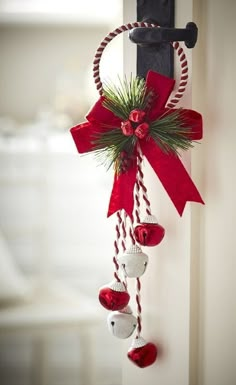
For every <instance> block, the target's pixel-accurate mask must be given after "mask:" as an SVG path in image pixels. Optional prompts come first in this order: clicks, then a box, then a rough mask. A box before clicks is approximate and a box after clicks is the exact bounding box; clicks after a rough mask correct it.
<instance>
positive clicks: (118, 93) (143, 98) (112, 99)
mask: <svg viewBox="0 0 236 385" xmlns="http://www.w3.org/2000/svg"><path fill="white" fill-rule="evenodd" d="M119 81H120V84H119V85H118V86H117V85H114V84H105V86H104V90H103V96H105V99H104V102H103V105H104V107H106V108H107V109H108V110H110V111H112V112H113V113H114V114H115V115H116V116H118V117H119V118H120V119H122V120H126V119H128V117H129V114H130V112H131V111H132V110H134V109H136V108H139V109H140V110H145V109H146V108H147V107H148V105H149V104H150V99H151V98H152V97H153V92H152V91H151V90H147V87H146V84H145V80H144V79H142V78H139V77H135V78H132V77H131V80H130V81H129V82H128V80H127V78H125V79H124V82H122V81H121V80H120V79H119Z"/></svg>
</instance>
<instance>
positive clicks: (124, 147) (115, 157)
mask: <svg viewBox="0 0 236 385" xmlns="http://www.w3.org/2000/svg"><path fill="white" fill-rule="evenodd" d="M93 143H94V144H95V145H96V147H95V156H96V158H97V159H98V160H99V162H100V163H101V164H103V165H105V166H106V167H107V169H109V168H110V167H111V166H112V165H113V164H115V163H117V168H118V169H120V164H119V161H121V154H122V153H125V154H127V157H128V158H129V157H130V156H131V155H132V154H133V152H134V148H135V145H136V143H137V138H136V136H134V135H132V136H124V135H123V133H122V131H121V129H120V128H115V129H113V130H111V131H107V132H105V133H102V134H100V135H99V136H98V138H97V139H95V140H94V142H93Z"/></svg>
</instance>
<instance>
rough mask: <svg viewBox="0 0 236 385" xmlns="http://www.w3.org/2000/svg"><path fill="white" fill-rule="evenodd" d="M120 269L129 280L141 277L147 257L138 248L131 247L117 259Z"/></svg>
mask: <svg viewBox="0 0 236 385" xmlns="http://www.w3.org/2000/svg"><path fill="white" fill-rule="evenodd" d="M118 262H119V265H120V267H121V268H122V270H123V272H124V274H125V276H127V277H129V278H138V277H141V275H143V274H144V273H145V271H146V267H147V264H148V256H147V254H145V253H143V252H142V250H141V249H140V247H139V246H137V245H132V246H130V247H129V249H127V250H126V252H125V253H124V254H123V255H121V256H120V257H119V258H118Z"/></svg>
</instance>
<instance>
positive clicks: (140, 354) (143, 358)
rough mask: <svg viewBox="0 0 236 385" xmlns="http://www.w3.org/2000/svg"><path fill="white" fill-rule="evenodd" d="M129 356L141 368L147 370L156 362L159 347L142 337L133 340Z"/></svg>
mask: <svg viewBox="0 0 236 385" xmlns="http://www.w3.org/2000/svg"><path fill="white" fill-rule="evenodd" d="M127 355H128V358H129V359H130V361H131V362H133V363H134V364H135V365H137V366H138V367H139V368H146V367H147V366H150V365H152V364H154V362H155V361H156V358H157V347H156V345H154V344H153V343H152V342H146V341H145V340H144V339H143V338H142V337H138V338H135V339H134V340H133V343H132V345H131V347H130V349H129V351H128V354H127Z"/></svg>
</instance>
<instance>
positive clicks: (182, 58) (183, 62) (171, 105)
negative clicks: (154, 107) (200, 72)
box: [167, 41, 188, 108]
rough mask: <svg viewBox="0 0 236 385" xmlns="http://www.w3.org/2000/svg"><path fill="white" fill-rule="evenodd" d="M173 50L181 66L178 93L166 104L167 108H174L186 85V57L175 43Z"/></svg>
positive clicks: (177, 43)
mask: <svg viewBox="0 0 236 385" xmlns="http://www.w3.org/2000/svg"><path fill="white" fill-rule="evenodd" d="M172 46H173V48H174V49H175V50H176V51H177V55H178V57H179V61H180V65H181V76H180V82H179V87H178V91H177V92H176V94H175V95H174V97H173V98H172V99H171V100H170V101H169V102H168V103H167V107H168V108H174V107H175V105H176V104H177V103H178V102H179V100H180V99H181V98H182V96H183V94H184V92H185V89H186V86H187V83H188V61H187V58H186V55H185V53H184V50H183V48H182V47H181V46H180V44H179V42H177V41H175V42H173V43H172Z"/></svg>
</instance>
